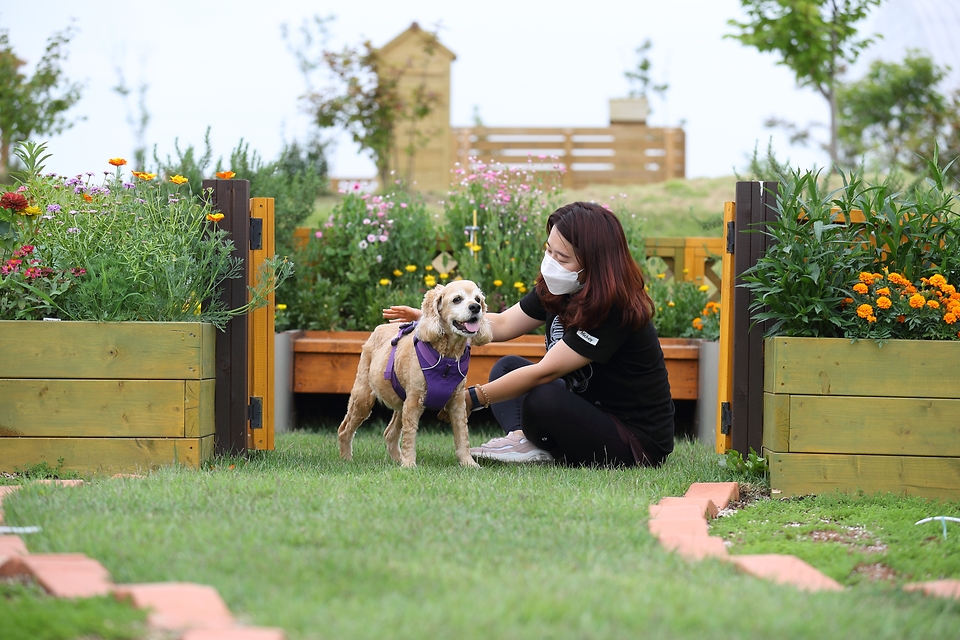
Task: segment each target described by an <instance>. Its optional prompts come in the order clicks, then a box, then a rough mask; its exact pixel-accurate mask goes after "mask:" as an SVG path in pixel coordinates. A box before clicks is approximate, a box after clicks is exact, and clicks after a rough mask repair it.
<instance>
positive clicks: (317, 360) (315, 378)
mask: <svg viewBox="0 0 960 640" xmlns="http://www.w3.org/2000/svg"><path fill="white" fill-rule="evenodd" d="M359 365H360V356H359V354H357V355H355V354H346V353H331V354H311V353H298V352H294V354H293V391H294V392H295V393H350V390H351V389H353V381H354V379H355V378H356V377H357V367H358V366H359Z"/></svg>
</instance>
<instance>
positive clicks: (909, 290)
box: [903, 284, 917, 294]
mask: <svg viewBox="0 0 960 640" xmlns="http://www.w3.org/2000/svg"><path fill="white" fill-rule="evenodd" d="M903 292H904V293H909V294H914V293H916V292H917V288H916V287H915V286H913V285H912V284H911V285H907V287H906V288H904V290H903Z"/></svg>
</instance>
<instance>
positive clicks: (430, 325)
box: [337, 280, 493, 467]
mask: <svg viewBox="0 0 960 640" xmlns="http://www.w3.org/2000/svg"><path fill="white" fill-rule="evenodd" d="M420 311H421V314H422V315H421V317H420V320H419V321H417V323H416V324H415V326H408V325H409V324H410V323H408V325H397V324H383V325H380V326H378V327H377V328H376V329H375V330H374V331H373V333H372V334H371V335H370V338H369V339H367V341H366V343H364V345H363V350H362V351H361V353H360V365H359V367H357V377H356V380H355V381H354V383H353V389H352V390H351V391H350V400H349V401H348V402H347V414H346V415H345V416H344V418H343V422H342V423H340V428H339V429H338V430H337V440H338V441H339V444H340V456H341V457H342V458H343V459H345V460H351V459H352V458H353V436H354V434H355V433H356V431H357V428H358V427H359V426H360V425H361V424H362V423H363V421H364V420H366V419H367V418H368V417H369V416H370V412H371V410H372V409H373V403H374V402H375V401H376V400H380V402H382V403H383V404H385V405H386V406H388V407H390V408H391V409H393V416H392V417H391V418H390V422H389V424H387V428H386V429H385V430H384V432H383V438H384V440H385V441H386V444H387V451H388V452H389V454H390V457H391V458H393V459H394V460H395V461H397V462H399V463H400V464H401V466H404V467H415V466H416V464H417V451H416V437H417V428H418V426H419V422H420V416H421V415H423V412H424V411H425V410H426V409H427V408H429V409H431V410H433V409H438V408H442V409H443V410H444V411H446V413H447V415H448V416H449V419H450V424H451V426H452V427H453V442H454V446H455V448H456V452H457V459H458V460H459V461H460V464H461V465H462V466H464V467H478V466H479V465H478V464H477V463H476V461H474V459H473V458H472V457H471V456H470V441H469V436H468V434H467V407H466V402H465V401H464V399H463V388H464V386H465V384H466V367H465V366H464V365H463V363H464V361H465V359H466V362H467V363H469V345H475V346H480V345H483V344H487V343H488V342H490V341H491V340H492V339H493V334H492V333H491V329H490V325H489V323H488V322H487V320H486V312H487V304H486V301H485V299H484V296H483V292H482V291H481V290H480V288H479V287H478V286H477V285H476V283H474V282H472V281H470V280H455V281H453V282H451V283H449V284H446V285H442V284H438V285H437V286H435V287H434V288H433V289H431V290H429V291H427V293H426V295H424V297H423V303H422V305H421V307H420ZM410 333H412V334H413V335H410ZM414 338H416V340H415V339H414ZM417 341H419V342H420V343H426V345H429V347H432V349H433V351H432V352H431V353H429V355H425V354H426V353H428V352H430V350H429V348H424V345H423V344H420V345H419V346H415V343H416V342H417ZM392 343H393V344H392ZM418 349H419V350H420V355H419V356H418V353H417V351H418ZM441 358H449V359H450V360H446V361H443V364H441V362H442V361H441ZM391 365H392V366H391ZM431 365H433V366H432V368H433V369H434V370H437V371H439V370H440V369H441V368H442V370H443V371H442V372H441V373H443V372H445V373H446V374H448V375H450V376H453V377H454V378H453V379H459V383H458V384H457V385H456V387H455V388H454V389H453V392H452V394H451V395H450V396H449V399H446V400H444V399H443V398H439V399H438V397H437V393H436V391H437V389H438V388H439V387H441V386H443V385H441V384H440V383H435V384H434V385H433V389H434V390H433V391H431V385H430V383H429V382H428V380H427V378H426V377H425V375H424V369H430V368H431ZM391 369H392V373H393V376H391ZM385 373H386V375H385ZM432 375H433V374H431V376H432ZM393 378H395V379H393ZM432 379H433V378H431V380H432ZM443 382H444V383H446V384H447V386H448V385H449V384H452V382H453V380H450V379H444V381H443ZM395 383H398V385H399V388H398V386H396V385H395ZM444 391H446V389H444ZM402 394H405V395H406V398H405V399H404V398H403V397H402ZM440 395H445V394H440ZM428 401H430V402H432V403H434V404H436V403H437V402H444V404H443V406H442V407H438V406H430V407H428V406H427V405H426V404H425V403H427V402H428ZM401 442H402V444H401Z"/></svg>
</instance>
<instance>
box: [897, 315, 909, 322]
mask: <svg viewBox="0 0 960 640" xmlns="http://www.w3.org/2000/svg"><path fill="white" fill-rule="evenodd" d="M906 321H907V316H905V315H903V314H901V315H899V316H897V322H899V323H900V324H903V323H904V322H906Z"/></svg>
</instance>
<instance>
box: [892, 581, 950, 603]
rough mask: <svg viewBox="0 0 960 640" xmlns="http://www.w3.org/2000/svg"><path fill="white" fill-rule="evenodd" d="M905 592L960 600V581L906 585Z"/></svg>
mask: <svg viewBox="0 0 960 640" xmlns="http://www.w3.org/2000/svg"><path fill="white" fill-rule="evenodd" d="M903 590H904V591H919V592H921V593H923V595H926V596H937V597H938V598H953V599H954V600H960V580H931V581H930V582H911V583H910V584H907V585H904V587H903Z"/></svg>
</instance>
